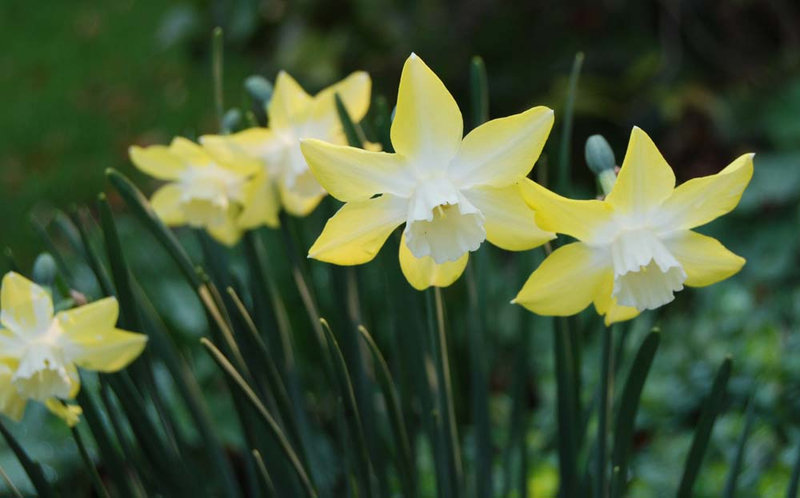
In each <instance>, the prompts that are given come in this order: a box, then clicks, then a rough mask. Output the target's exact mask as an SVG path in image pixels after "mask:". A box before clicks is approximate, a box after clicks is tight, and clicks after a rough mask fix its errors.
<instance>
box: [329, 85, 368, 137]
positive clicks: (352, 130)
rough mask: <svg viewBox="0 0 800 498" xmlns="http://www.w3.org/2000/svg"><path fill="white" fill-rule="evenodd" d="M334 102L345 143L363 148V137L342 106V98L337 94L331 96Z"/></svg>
mask: <svg viewBox="0 0 800 498" xmlns="http://www.w3.org/2000/svg"><path fill="white" fill-rule="evenodd" d="M333 98H334V100H335V102H336V113H337V114H338V115H339V121H341V123H342V129H343V130H344V135H345V137H347V143H348V144H349V145H350V147H358V148H359V149H361V148H363V147H364V136H363V133H360V130H359V129H358V127H357V126H356V124H355V123H353V120H352V118H351V117H350V113H348V112H347V108H346V107H345V106H344V102H342V98H341V97H340V96H339V94H338V93H337V94H336V95H334V96H333Z"/></svg>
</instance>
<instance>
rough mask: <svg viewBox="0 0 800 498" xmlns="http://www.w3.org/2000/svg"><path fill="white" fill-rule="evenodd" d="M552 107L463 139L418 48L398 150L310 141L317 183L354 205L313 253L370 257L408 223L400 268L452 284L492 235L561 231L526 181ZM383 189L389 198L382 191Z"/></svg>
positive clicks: (409, 65) (401, 96) (496, 240)
mask: <svg viewBox="0 0 800 498" xmlns="http://www.w3.org/2000/svg"><path fill="white" fill-rule="evenodd" d="M552 125H553V111H551V110H550V109H547V108H546V107H534V108H532V109H529V110H527V111H525V112H523V113H520V114H516V115H514V116H510V117H506V118H501V119H495V120H492V121H489V122H487V123H485V124H483V125H482V126H480V127H478V128H476V129H475V130H473V131H472V132H470V133H469V134H467V136H466V137H464V136H463V120H462V118H461V111H460V110H459V108H458V105H457V104H456V101H455V100H454V99H453V96H452V95H450V92H448V91H447V89H446V88H445V86H444V84H443V83H442V82H441V81H440V80H439V78H438V77H437V76H436V75H435V74H434V73H433V71H431V70H430V68H428V66H426V65H425V63H424V62H423V61H422V60H421V59H420V58H419V57H417V56H416V55H414V54H412V55H411V56H410V57H409V58H408V60H406V63H405V65H404V66H403V73H402V75H401V77H400V88H399V90H398V96H397V110H396V112H395V118H394V121H393V123H392V127H391V140H392V145H393V146H394V149H395V150H396V153H394V154H389V153H384V152H374V151H367V150H362V149H358V148H354V147H346V146H341V145H335V144H329V143H325V142H323V141H320V140H313V139H310V140H303V142H302V150H303V154H304V155H305V158H306V160H307V161H308V164H309V166H310V167H311V170H312V171H313V172H314V175H315V176H316V178H317V180H319V182H320V184H321V185H322V186H323V187H325V189H326V190H327V191H328V192H329V193H330V194H331V195H332V196H334V197H335V198H337V199H339V200H340V201H343V202H345V205H344V206H343V207H342V208H341V209H340V210H339V211H338V212H337V213H336V214H335V215H334V216H333V217H332V218H331V219H330V220H328V223H327V224H326V225H325V229H324V230H323V232H322V234H321V235H320V236H319V238H318V239H317V241H316V242H315V243H314V245H313V246H312V247H311V249H310V251H309V257H312V258H315V259H318V260H321V261H327V262H330V263H335V264H339V265H356V264H360V263H365V262H367V261H370V260H371V259H372V258H374V257H375V255H376V254H377V253H378V251H379V250H380V248H381V246H382V245H383V244H384V242H385V241H386V239H387V238H388V237H389V235H390V234H391V233H392V231H394V229H395V228H397V227H398V226H400V225H401V224H402V223H405V224H406V226H405V230H404V231H403V237H402V240H401V243H400V266H401V268H402V270H403V273H404V274H405V276H406V278H407V279H408V281H409V283H411V285H412V286H413V287H415V288H416V289H420V290H422V289H425V288H427V287H429V286H438V287H445V286H448V285H450V284H451V283H453V282H454V281H455V280H456V279H457V278H458V277H459V276H460V275H461V273H462V272H463V271H464V268H465V266H466V264H467V258H468V256H469V252H470V251H474V250H476V249H478V247H479V246H480V245H481V243H482V242H483V241H484V240H487V239H488V240H489V242H491V243H493V244H494V245H496V246H498V247H501V248H504V249H508V250H515V251H520V250H525V249H530V248H533V247H536V246H538V245H540V244H543V243H544V242H546V241H547V240H550V239H552V238H553V237H554V235H553V234H552V233H551V232H545V231H543V230H541V229H540V228H539V227H538V226H537V225H536V221H535V220H534V212H533V211H532V210H531V209H530V208H529V207H528V206H527V205H526V204H525V202H524V200H523V198H522V194H521V191H520V188H519V183H520V182H521V181H522V180H523V179H524V178H525V177H526V175H527V174H528V173H529V172H530V170H531V168H532V167H533V164H534V162H536V159H537V158H538V157H539V154H540V153H541V150H542V147H543V146H544V143H545V140H546V139H547V135H548V134H549V132H550V128H551V127H552ZM378 194H380V195H378Z"/></svg>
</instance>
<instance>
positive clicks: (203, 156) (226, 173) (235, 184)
mask: <svg viewBox="0 0 800 498" xmlns="http://www.w3.org/2000/svg"><path fill="white" fill-rule="evenodd" d="M130 157H131V161H133V164H135V165H136V167H137V168H139V169H140V170H142V171H143V172H145V173H147V174H148V175H150V176H152V177H155V178H158V179H159V180H166V181H169V182H170V183H168V184H167V185H165V186H163V187H161V188H160V189H159V190H157V191H156V192H155V193H154V194H153V197H152V198H151V199H150V203H151V204H152V206H153V209H154V210H155V212H156V214H157V215H158V216H159V218H161V220H162V221H163V222H164V223H166V224H167V225H170V226H178V225H190V226H193V227H197V228H203V229H205V230H207V231H208V233H209V234H210V235H211V236H212V237H214V238H215V239H217V240H218V241H220V242H221V243H223V244H225V245H229V246H231V245H234V244H235V243H236V242H237V241H238V240H239V238H240V237H241V230H240V229H239V227H238V225H237V219H238V217H239V215H240V213H241V211H242V208H243V203H244V200H245V195H246V193H247V192H248V191H249V190H250V189H251V185H250V182H252V176H253V175H255V173H256V172H258V170H259V169H260V168H259V165H258V163H257V162H256V161H253V160H247V159H244V160H238V161H235V162H229V161H225V160H221V159H220V158H217V157H214V156H213V155H211V154H210V153H209V152H208V151H207V150H206V149H204V148H203V147H201V146H199V145H197V144H196V143H194V142H192V141H190V140H187V139H185V138H181V137H177V138H175V139H174V140H172V143H171V144H170V145H169V147H166V146H163V145H153V146H150V147H144V148H143V147H138V146H133V147H131V148H130Z"/></svg>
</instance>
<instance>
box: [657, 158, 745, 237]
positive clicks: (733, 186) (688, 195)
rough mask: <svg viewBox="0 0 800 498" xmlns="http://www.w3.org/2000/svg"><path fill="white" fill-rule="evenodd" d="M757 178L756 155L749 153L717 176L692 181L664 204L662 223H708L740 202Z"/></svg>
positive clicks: (670, 225) (688, 225) (685, 225)
mask: <svg viewBox="0 0 800 498" xmlns="http://www.w3.org/2000/svg"><path fill="white" fill-rule="evenodd" d="M752 177H753V154H745V155H743V156H741V157H739V158H738V159H736V160H735V161H734V162H732V163H731V164H730V165H728V167H726V168H725V169H723V170H722V171H720V172H719V173H717V174H716V175H710V176H704V177H701V178H695V179H693V180H689V181H688V182H686V183H684V184H683V185H681V186H679V187H678V188H676V189H675V191H674V192H673V193H672V195H671V196H670V197H669V198H668V199H667V200H666V201H665V202H664V204H663V205H662V206H661V213H659V218H658V220H659V221H658V223H660V224H661V225H662V226H664V228H665V229H667V230H683V229H689V228H694V227H697V226H700V225H705V224H706V223H708V222H709V221H711V220H714V219H716V218H719V217H720V216H722V215H723V214H725V213H728V212H730V211H732V210H733V208H735V207H736V205H737V204H739V199H741V198H742V193H743V192H744V189H745V188H746V187H747V184H748V183H750V179H751V178H752Z"/></svg>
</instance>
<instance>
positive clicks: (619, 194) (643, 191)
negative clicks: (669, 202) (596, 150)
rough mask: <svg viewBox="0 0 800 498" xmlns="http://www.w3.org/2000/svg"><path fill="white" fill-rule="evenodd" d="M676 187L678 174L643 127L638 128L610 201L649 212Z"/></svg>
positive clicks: (623, 208) (624, 208)
mask: <svg viewBox="0 0 800 498" xmlns="http://www.w3.org/2000/svg"><path fill="white" fill-rule="evenodd" d="M674 188H675V173H673V172H672V168H671V167H670V166H669V164H667V161H665V160H664V157H663V156H662V155H661V153H660V152H659V151H658V148H657V147H656V145H655V144H654V143H653V141H652V140H651V139H650V137H649V136H647V133H645V132H644V131H642V129H641V128H638V127H634V128H633V131H631V139H630V142H628V150H627V152H625V159H624V160H623V161H622V167H621V168H620V171H619V176H618V177H617V182H616V184H615V185H614V188H613V189H612V190H611V193H610V194H608V197H606V201H607V202H608V203H610V204H611V205H612V206H614V207H615V208H616V209H618V210H620V211H623V212H632V213H645V212H647V211H649V210H650V209H652V208H654V207H657V206H659V205H660V204H661V203H662V202H664V201H665V200H666V199H667V198H668V197H669V196H670V195H672V190H673V189H674Z"/></svg>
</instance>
